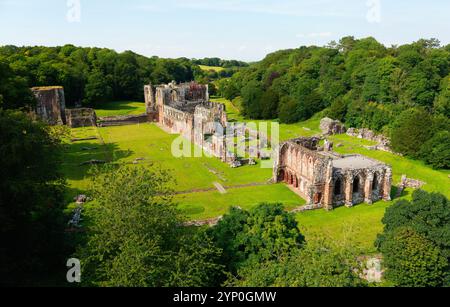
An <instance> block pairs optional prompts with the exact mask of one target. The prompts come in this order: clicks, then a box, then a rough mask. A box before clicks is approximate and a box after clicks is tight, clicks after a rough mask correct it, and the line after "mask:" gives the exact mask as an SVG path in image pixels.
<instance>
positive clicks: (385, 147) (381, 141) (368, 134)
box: [347, 128, 392, 152]
mask: <svg viewBox="0 0 450 307" xmlns="http://www.w3.org/2000/svg"><path fill="white" fill-rule="evenodd" d="M347 135H349V136H352V137H356V138H359V139H364V140H367V141H371V142H376V143H377V145H376V146H369V149H373V150H382V151H387V152H392V150H391V148H390V140H389V138H387V137H385V136H384V135H382V134H377V133H375V132H373V131H372V130H369V129H365V128H362V129H355V128H350V129H348V130H347Z"/></svg>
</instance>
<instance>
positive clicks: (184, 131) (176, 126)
mask: <svg viewBox="0 0 450 307" xmlns="http://www.w3.org/2000/svg"><path fill="white" fill-rule="evenodd" d="M161 120H162V122H161V125H162V127H163V128H164V129H165V130H167V131H168V132H169V133H173V134H181V135H183V136H184V137H186V138H187V139H188V140H191V141H193V132H194V117H193V115H192V114H190V113H186V112H183V111H180V110H177V109H175V108H172V107H169V106H164V109H163V112H162V119H161Z"/></svg>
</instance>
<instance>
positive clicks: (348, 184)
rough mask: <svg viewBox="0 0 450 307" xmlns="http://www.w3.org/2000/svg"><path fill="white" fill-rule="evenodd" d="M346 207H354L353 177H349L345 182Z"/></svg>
mask: <svg viewBox="0 0 450 307" xmlns="http://www.w3.org/2000/svg"><path fill="white" fill-rule="evenodd" d="M345 206H346V207H353V176H351V175H348V176H347V178H346V180H345Z"/></svg>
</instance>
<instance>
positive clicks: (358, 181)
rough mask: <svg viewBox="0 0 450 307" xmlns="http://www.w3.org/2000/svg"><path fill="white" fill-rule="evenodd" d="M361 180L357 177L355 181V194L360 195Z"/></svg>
mask: <svg viewBox="0 0 450 307" xmlns="http://www.w3.org/2000/svg"><path fill="white" fill-rule="evenodd" d="M359 186H360V180H359V177H356V178H355V180H354V181H353V193H359Z"/></svg>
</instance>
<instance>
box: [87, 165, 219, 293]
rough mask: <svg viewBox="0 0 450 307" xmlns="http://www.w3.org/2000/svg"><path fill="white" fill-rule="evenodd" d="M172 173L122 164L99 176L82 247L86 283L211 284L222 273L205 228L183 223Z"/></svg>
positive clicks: (122, 284) (93, 185) (94, 182)
mask: <svg viewBox="0 0 450 307" xmlns="http://www.w3.org/2000/svg"><path fill="white" fill-rule="evenodd" d="M171 184H172V181H171V179H170V175H169V174H168V173H167V171H164V170H159V169H156V168H133V167H127V166H121V167H119V168H117V169H116V168H107V169H106V170H104V173H99V174H97V175H96V176H95V179H94V181H93V183H92V193H91V195H92V197H93V199H94V200H95V203H96V204H95V206H94V207H93V209H92V210H90V211H88V213H87V216H88V219H89V220H90V225H91V226H90V227H89V229H88V239H87V244H86V246H84V247H82V248H81V250H80V251H79V257H80V259H81V260H82V265H83V270H84V272H83V276H84V281H83V282H84V283H85V284H86V285H96V286H124V287H148V286H151V287H161V286H183V287H184V286H210V285H214V282H215V280H216V278H217V276H218V274H219V273H220V271H221V267H220V266H219V265H216V263H215V259H216V258H218V256H219V255H220V250H219V249H217V248H215V247H214V246H213V245H212V243H211V242H210V241H209V239H207V238H205V237H204V235H202V233H201V230H198V231H196V230H195V229H189V228H186V227H184V226H183V223H184V220H183V217H182V216H181V214H180V212H179V211H178V210H177V208H176V205H175V204H174V203H173V201H172V189H171Z"/></svg>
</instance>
